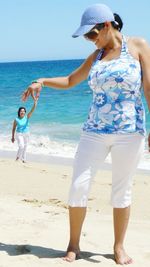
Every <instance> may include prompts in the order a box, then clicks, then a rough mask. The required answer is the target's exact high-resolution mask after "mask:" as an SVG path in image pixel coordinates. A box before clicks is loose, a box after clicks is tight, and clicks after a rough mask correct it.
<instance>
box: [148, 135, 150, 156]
mask: <svg viewBox="0 0 150 267" xmlns="http://www.w3.org/2000/svg"><path fill="white" fill-rule="evenodd" d="M148 150H149V152H150V133H149V135H148Z"/></svg>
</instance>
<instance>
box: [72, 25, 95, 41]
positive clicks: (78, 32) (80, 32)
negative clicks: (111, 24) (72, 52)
mask: <svg viewBox="0 0 150 267" xmlns="http://www.w3.org/2000/svg"><path fill="white" fill-rule="evenodd" d="M94 26H95V24H94V25H84V26H80V27H79V28H78V29H77V30H76V31H75V33H74V34H73V35H72V37H73V38H76V37H78V36H81V35H84V34H86V33H87V32H89V31H90V30H91V29H92V28H93V27H94Z"/></svg>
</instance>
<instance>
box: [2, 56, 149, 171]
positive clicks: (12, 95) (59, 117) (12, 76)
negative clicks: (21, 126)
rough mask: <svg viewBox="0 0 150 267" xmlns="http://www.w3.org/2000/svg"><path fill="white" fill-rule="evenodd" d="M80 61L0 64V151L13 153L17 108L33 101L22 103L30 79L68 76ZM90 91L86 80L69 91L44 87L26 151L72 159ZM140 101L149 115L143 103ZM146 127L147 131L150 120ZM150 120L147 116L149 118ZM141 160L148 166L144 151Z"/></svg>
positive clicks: (90, 97) (28, 108)
mask: <svg viewBox="0 0 150 267" xmlns="http://www.w3.org/2000/svg"><path fill="white" fill-rule="evenodd" d="M82 62H83V60H57V61H37V62H15V63H0V96H1V97H0V149H1V150H5V151H6V150H8V151H14V150H17V144H12V143H11V131H12V124H13V120H14V119H15V117H16V116H17V110H18V108H19V107H20V106H25V107H26V109H27V112H29V111H30V108H31V107H32V103H33V102H32V99H31V98H30V99H29V101H28V102H25V103H22V102H21V94H22V92H23V91H24V89H25V88H26V87H27V86H28V85H29V84H30V82H31V81H32V80H35V79H37V78H39V77H54V76H64V75H68V74H69V73H70V72H72V71H73V70H74V69H76V68H77V67H78V66H80V64H81V63H82ZM91 100H92V91H91V90H90V88H89V86H88V83H87V81H85V82H82V83H81V84H79V85H78V86H76V87H74V88H72V89H70V90H56V89H52V88H44V89H43V90H42V92H41V96H40V99H39V102H38V105H37V108H36V110H35V112H34V113H33V115H32V117H31V118H30V132H31V138H30V144H29V147H28V152H30V153H33V154H44V155H52V156H62V157H74V153H75V150H76V147H77V144H78V141H79V138H80V133H81V130H82V126H83V123H84V121H85V120H86V118H87V114H88V110H89V106H90V102H91ZM143 102H144V105H145V109H146V114H147V113H148V108H147V105H146V101H145V99H144V97H143ZM148 116H149V115H148V114H147V122H146V128H147V130H148V131H150V118H148ZM149 117H150V116H149ZM144 161H145V162H146V163H144V164H146V166H147V165H150V162H149V154H148V152H147V148H145V154H144Z"/></svg>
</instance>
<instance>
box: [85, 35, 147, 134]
mask: <svg viewBox="0 0 150 267" xmlns="http://www.w3.org/2000/svg"><path fill="white" fill-rule="evenodd" d="M101 54H102V50H101V51H100V54H99V55H101ZM99 55H98V57H97V59H96V61H95V62H94V63H93V65H92V68H91V70H90V74H89V86H90V87H91V89H92V90H93V101H92V105H91V107H90V112H89V116H88V119H87V121H86V122H85V124H84V127H83V130H84V131H92V132H96V133H133V132H139V133H140V134H143V135H144V134H145V111H144V106H143V103H142V100H141V89H142V73H141V66H140V63H139V61H138V60H136V59H134V58H133V57H132V55H131V54H130V53H129V51H128V48H127V43H126V38H125V36H123V39H122V49H121V54H120V57H119V58H117V59H113V60H110V61H101V60H100V57H99Z"/></svg>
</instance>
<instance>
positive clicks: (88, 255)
mask: <svg viewBox="0 0 150 267" xmlns="http://www.w3.org/2000/svg"><path fill="white" fill-rule="evenodd" d="M0 251H5V252H7V254H8V255H10V256H18V255H24V254H29V255H34V256H36V257H38V258H62V257H64V256H65V253H66V252H65V251H62V250H56V249H52V248H46V247H41V246H33V245H29V244H26V245H17V244H13V245H11V244H4V243H0ZM94 256H101V257H104V258H106V259H112V260H114V255H113V254H100V253H94V252H88V251H82V252H81V254H80V257H79V258H78V260H80V259H84V260H86V261H89V262H93V263H100V262H101V260H96V259H93V258H92V257H94Z"/></svg>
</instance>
